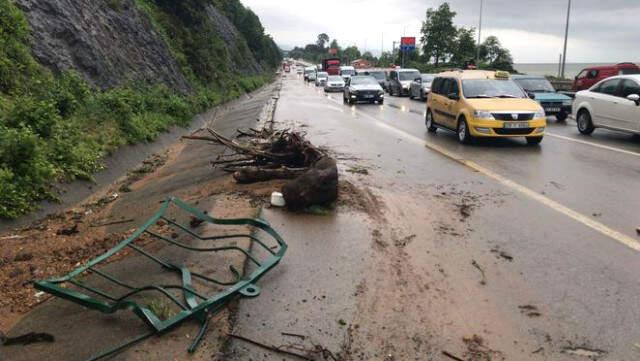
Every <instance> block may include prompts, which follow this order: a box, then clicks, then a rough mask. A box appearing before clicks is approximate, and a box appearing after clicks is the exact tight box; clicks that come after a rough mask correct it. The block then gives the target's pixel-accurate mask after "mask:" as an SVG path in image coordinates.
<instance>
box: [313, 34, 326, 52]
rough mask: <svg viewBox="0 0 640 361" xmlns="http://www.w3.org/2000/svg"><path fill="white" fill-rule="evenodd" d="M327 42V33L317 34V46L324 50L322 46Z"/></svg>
mask: <svg viewBox="0 0 640 361" xmlns="http://www.w3.org/2000/svg"><path fill="white" fill-rule="evenodd" d="M328 42H329V35H327V34H325V33H322V34H319V35H318V40H316V45H318V48H320V49H323V50H324V46H325V45H326V44H327V43H328Z"/></svg>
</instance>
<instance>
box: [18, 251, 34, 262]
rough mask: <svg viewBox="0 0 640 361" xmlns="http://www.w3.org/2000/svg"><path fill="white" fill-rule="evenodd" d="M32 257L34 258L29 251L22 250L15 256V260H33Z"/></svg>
mask: <svg viewBox="0 0 640 361" xmlns="http://www.w3.org/2000/svg"><path fill="white" fill-rule="evenodd" d="M32 259H33V254H31V253H29V252H20V253H18V254H17V255H16V256H15V257H14V258H13V260H14V261H15V262H26V261H31V260H32Z"/></svg>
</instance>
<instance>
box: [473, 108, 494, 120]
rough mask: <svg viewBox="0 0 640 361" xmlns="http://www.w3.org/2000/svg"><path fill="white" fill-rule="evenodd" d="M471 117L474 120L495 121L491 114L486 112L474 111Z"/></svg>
mask: <svg viewBox="0 0 640 361" xmlns="http://www.w3.org/2000/svg"><path fill="white" fill-rule="evenodd" d="M473 117H474V118H476V119H485V120H495V118H494V117H493V114H491V112H489V111H486V110H476V111H474V112H473Z"/></svg>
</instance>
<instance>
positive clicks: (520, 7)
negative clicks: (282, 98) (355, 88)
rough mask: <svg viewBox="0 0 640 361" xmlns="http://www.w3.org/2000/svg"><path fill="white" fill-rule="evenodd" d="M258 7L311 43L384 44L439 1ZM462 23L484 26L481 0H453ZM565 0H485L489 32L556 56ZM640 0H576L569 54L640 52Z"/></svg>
mask: <svg viewBox="0 0 640 361" xmlns="http://www.w3.org/2000/svg"><path fill="white" fill-rule="evenodd" d="M243 3H245V5H248V6H250V7H251V8H253V9H254V10H255V11H256V13H258V15H259V16H260V17H261V19H262V20H263V22H264V23H265V27H266V29H267V31H269V32H270V33H272V34H273V35H274V37H275V39H276V41H278V42H280V43H281V44H285V45H289V46H291V45H304V44H306V43H309V42H311V41H313V39H314V38H315V36H316V35H317V34H318V33H320V32H326V33H328V34H329V35H331V36H333V37H336V38H337V39H339V40H340V41H341V43H343V44H356V45H358V46H359V47H364V46H367V47H368V48H370V50H374V52H379V49H380V48H381V42H382V37H383V34H384V48H385V49H387V50H388V49H390V48H391V42H392V41H393V40H396V39H398V38H399V37H400V36H402V35H403V34H404V33H405V32H406V34H407V35H418V32H419V29H420V23H421V21H422V20H424V17H425V13H426V10H427V8H429V7H437V6H438V5H439V4H440V3H441V2H440V1H433V0H429V1H424V0H405V1H402V2H394V1H389V0H386V1H383V0H355V1H343V0H324V1H323V2H322V3H321V4H320V5H319V3H318V2H317V1H307V0H281V1H277V2H276V1H272V0H243ZM449 3H450V5H451V7H452V8H453V10H454V11H456V12H457V13H458V15H457V17H456V19H455V22H456V24H457V25H459V26H466V27H477V25H478V11H479V4H480V0H450V1H449ZM566 6H567V2H566V1H565V0H535V1H528V0H485V17H484V29H485V30H484V31H483V37H486V36H488V35H491V34H495V35H498V36H499V37H500V39H501V40H502V41H503V43H504V44H505V45H506V46H507V47H509V48H510V49H511V51H512V52H513V55H514V57H515V60H516V62H554V61H557V58H558V54H559V52H560V51H561V50H562V37H563V36H564V25H565V20H566ZM639 13H640V1H638V0H607V1H605V0H573V8H572V19H571V20H572V21H571V29H570V43H569V51H568V60H569V61H573V62H606V61H637V60H640V47H638V46H637V44H638V40H637V38H638V35H637V28H638V26H637V24H636V20H635V19H636V14H639Z"/></svg>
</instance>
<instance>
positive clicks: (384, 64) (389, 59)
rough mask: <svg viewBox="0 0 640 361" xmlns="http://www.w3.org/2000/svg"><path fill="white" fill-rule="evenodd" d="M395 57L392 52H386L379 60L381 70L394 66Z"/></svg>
mask: <svg viewBox="0 0 640 361" xmlns="http://www.w3.org/2000/svg"><path fill="white" fill-rule="evenodd" d="M394 64H395V61H394V56H393V54H392V53H391V52H389V51H385V52H383V53H382V54H380V58H379V59H378V66H379V67H381V68H388V67H390V66H391V65H394Z"/></svg>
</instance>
